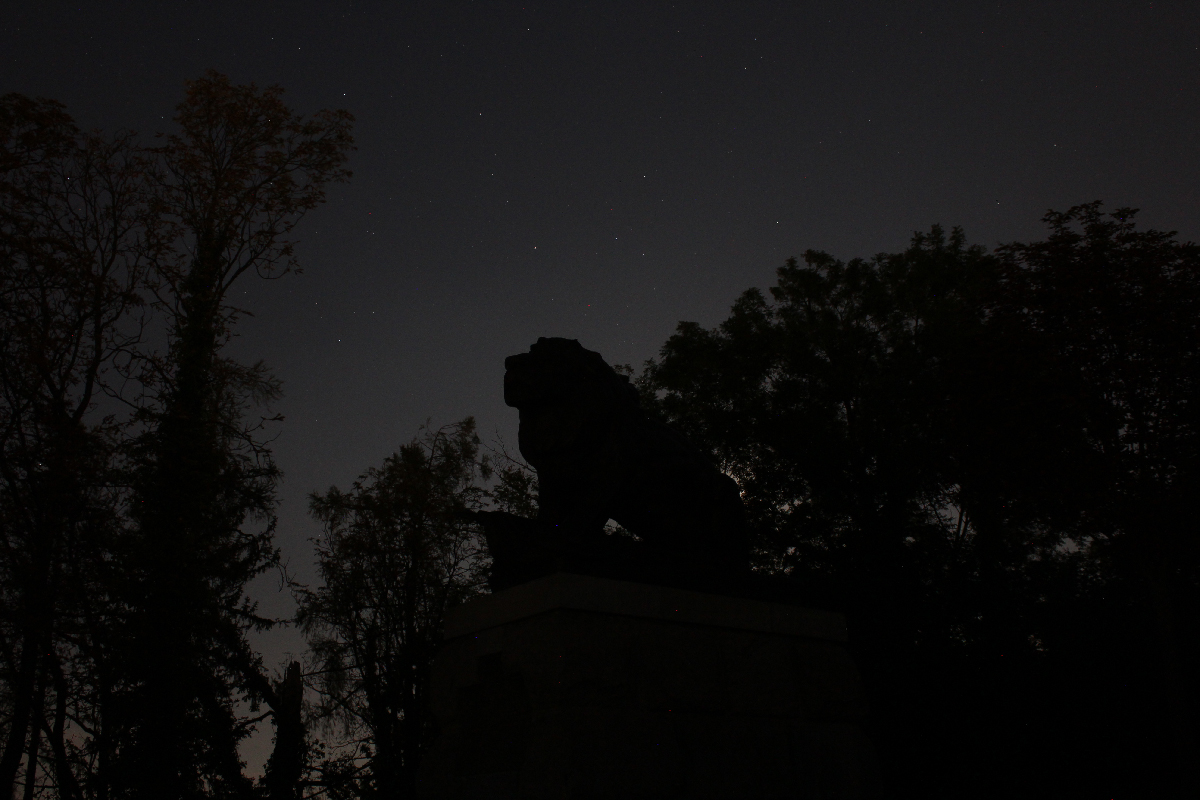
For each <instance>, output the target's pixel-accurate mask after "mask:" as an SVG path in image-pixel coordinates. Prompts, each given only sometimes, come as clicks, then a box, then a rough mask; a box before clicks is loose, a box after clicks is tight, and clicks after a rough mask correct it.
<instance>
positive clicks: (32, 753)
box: [0, 94, 160, 797]
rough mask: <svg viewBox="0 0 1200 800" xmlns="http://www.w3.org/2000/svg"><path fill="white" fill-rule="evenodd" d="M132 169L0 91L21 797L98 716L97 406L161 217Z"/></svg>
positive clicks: (57, 772)
mask: <svg viewBox="0 0 1200 800" xmlns="http://www.w3.org/2000/svg"><path fill="white" fill-rule="evenodd" d="M147 170H148V159H147V157H146V154H145V153H144V152H142V151H141V149H140V148H138V147H137V146H136V144H135V142H134V140H133V137H132V135H131V134H128V133H121V134H117V135H115V136H112V137H105V136H102V135H100V134H82V133H81V132H80V131H79V130H78V129H77V128H76V127H75V125H74V123H73V122H72V120H71V118H70V117H69V116H68V115H67V114H66V112H65V111H64V110H63V108H62V106H60V105H59V104H57V103H54V102H52V101H48V100H33V99H30V98H27V97H23V96H21V95H15V94H10V95H6V96H4V97H3V98H0V429H2V434H3V443H2V447H3V450H2V452H0V523H2V529H0V548H2V550H0V597H2V599H0V604H2V605H3V606H4V607H5V609H6V610H7V611H6V613H5V614H4V615H3V619H2V621H0V652H3V654H4V655H3V657H2V658H3V662H2V667H0V669H2V672H0V684H2V686H3V692H4V694H3V703H4V709H5V713H4V734H5V735H4V741H3V753H2V755H0V794H3V795H4V796H8V795H9V794H11V793H12V788H13V785H14V781H15V779H16V775H17V772H18V769H19V767H20V766H21V762H22V758H24V781H23V782H24V795H25V797H32V796H33V792H34V787H35V785H36V784H37V772H38V769H39V767H42V766H45V767H46V772H48V773H49V775H50V776H51V778H52V781H53V782H55V783H57V787H58V789H59V792H60V794H61V795H63V796H68V797H75V796H79V794H80V791H81V790H80V784H79V780H78V778H77V777H76V772H75V770H77V769H79V768H80V767H84V771H85V772H86V766H87V763H88V762H87V760H86V758H83V756H85V755H87V754H86V753H84V752H83V751H82V750H81V749H80V747H79V741H80V738H81V737H80V736H77V735H68V727H72V728H74V733H75V734H78V733H81V732H82V731H83V730H86V729H87V728H88V727H89V726H93V733H94V732H95V729H96V728H98V726H96V715H97V709H98V707H99V705H100V703H102V702H103V693H104V687H103V682H102V680H100V672H101V667H100V664H99V659H100V657H101V654H100V652H99V650H98V649H97V643H98V641H99V640H100V639H101V638H102V637H103V631H104V629H105V627H106V626H105V622H106V621H107V620H111V617H112V610H113V609H112V606H111V603H112V601H113V597H112V593H111V591H110V588H111V587H112V585H113V582H112V580H111V577H112V575H111V572H110V568H109V567H108V565H107V564H106V556H107V555H108V554H110V553H111V552H113V551H114V549H115V547H116V544H117V541H118V540H119V538H120V534H121V527H122V526H121V523H120V519H119V511H120V506H121V500H122V497H121V493H120V492H119V490H117V489H116V488H115V487H114V486H113V479H112V472H113V469H114V467H115V458H116V454H117V450H116V447H117V444H118V442H119V438H120V433H121V429H122V426H121V421H120V420H119V419H117V418H116V417H114V416H98V415H97V413H96V412H97V403H98V401H99V400H100V399H101V398H104V397H105V395H106V394H108V395H111V394H113V393H114V392H115V388H114V384H113V382H112V381H111V380H110V379H111V377H112V374H113V370H114V363H115V361H116V360H117V359H118V358H120V357H124V356H127V355H128V354H129V353H130V351H131V348H134V347H135V346H136V345H137V344H138V343H139V342H140V340H141V333H142V326H141V321H142V320H141V313H142V312H143V310H144V306H143V297H142V295H143V293H144V292H145V290H146V277H147V270H148V266H149V261H150V259H152V258H153V257H154V256H155V255H156V254H157V252H158V251H157V241H156V236H155V234H156V232H157V231H158V229H159V228H160V226H159V224H158V220H157V217H156V216H155V215H154V213H153V210H152V206H151V200H152V195H151V191H150V188H151V187H150V186H149V185H148V183H147V180H146V175H147ZM82 738H83V739H84V741H87V739H88V738H89V737H87V736H84V737H82ZM93 755H94V753H93Z"/></svg>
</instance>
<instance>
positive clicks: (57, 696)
mask: <svg viewBox="0 0 1200 800" xmlns="http://www.w3.org/2000/svg"><path fill="white" fill-rule="evenodd" d="M54 700H55V702H54V728H53V729H52V730H47V733H48V734H49V735H50V750H51V752H53V753H54V778H55V781H56V782H57V783H58V796H59V798H60V800H79V798H81V797H82V792H81V791H80V788H79V782H78V781H77V780H76V779H75V773H74V772H72V771H71V763H70V761H69V760H68V758H67V743H66V728H67V677H66V675H64V674H63V670H62V665H61V664H55V665H54ZM101 785H103V784H101ZM98 796H102V795H98Z"/></svg>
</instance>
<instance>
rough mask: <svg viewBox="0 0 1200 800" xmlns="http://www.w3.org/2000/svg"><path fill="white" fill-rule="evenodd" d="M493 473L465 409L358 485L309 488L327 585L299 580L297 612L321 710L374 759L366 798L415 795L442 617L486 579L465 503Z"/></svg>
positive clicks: (326, 722)
mask: <svg viewBox="0 0 1200 800" xmlns="http://www.w3.org/2000/svg"><path fill="white" fill-rule="evenodd" d="M490 475H491V472H490V467H489V464H488V461H487V459H486V458H481V457H480V453H479V438H478V437H477V436H476V435H475V421H474V420H473V419H471V418H470V417H468V418H466V419H464V420H463V421H461V422H458V423H455V424H452V425H447V426H445V427H442V428H439V429H436V430H432V429H425V430H424V432H423V433H422V435H421V436H419V437H418V438H415V439H413V440H412V441H411V442H409V443H408V444H406V445H404V446H403V447H401V448H400V450H399V452H397V453H395V454H394V455H391V456H389V457H388V458H386V459H384V462H383V464H382V466H380V467H373V468H371V469H369V470H367V472H366V473H364V474H363V475H362V476H361V477H360V478H359V479H358V480H357V481H355V482H354V485H353V487H352V488H351V489H350V491H348V492H343V491H341V490H339V489H337V488H336V487H333V488H330V489H329V491H327V492H325V493H323V494H321V493H314V494H313V495H312V496H311V508H312V514H313V516H314V517H315V518H316V519H318V520H320V521H321V523H322V525H323V526H324V533H323V534H322V535H321V537H320V538H319V539H317V540H316V541H315V542H314V544H315V545H316V550H317V568H318V570H319V572H320V575H321V579H322V584H321V585H320V586H318V587H316V588H314V589H309V588H307V587H299V588H298V600H299V603H300V611H299V615H298V617H297V619H298V620H299V622H300V624H301V626H302V627H303V630H304V631H305V633H306V634H307V636H308V641H309V646H310V647H311V648H312V655H313V659H314V661H315V666H314V670H315V676H316V688H317V690H318V692H319V695H320V702H319V704H318V706H317V720H318V721H319V722H320V724H322V725H323V726H324V728H325V730H326V731H327V732H329V733H331V734H335V735H337V736H338V737H339V738H340V740H341V741H342V743H343V744H346V745H349V746H350V747H351V748H352V750H353V752H354V755H355V756H359V757H361V759H362V760H364V761H365V769H364V770H363V772H362V774H361V776H360V777H359V778H358V782H357V785H358V786H359V791H360V793H361V795H362V796H373V797H381V798H398V797H412V796H414V793H415V780H416V768H417V764H418V763H419V762H418V760H419V756H420V753H421V750H422V749H423V748H424V747H425V745H426V744H428V742H429V737H430V735H431V733H432V719H431V718H430V716H429V710H428V703H429V668H430V664H431V662H432V660H433V654H434V652H435V650H436V647H437V645H438V643H439V642H440V641H441V632H442V615H443V613H444V612H445V610H446V608H447V607H448V606H449V605H453V604H456V603H459V602H461V601H462V600H464V599H465V598H467V597H470V596H471V595H473V594H476V593H478V592H480V591H482V587H483V583H484V580H485V577H486V573H485V569H486V563H485V561H484V560H483V558H482V553H481V542H480V540H479V537H478V534H477V531H476V530H475V529H474V526H473V525H472V523H470V522H469V521H468V519H467V516H466V514H465V512H469V511H472V510H476V509H478V508H480V507H481V506H482V504H483V502H484V499H485V492H484V489H483V487H482V485H481V481H482V480H486V479H488V478H489V477H490Z"/></svg>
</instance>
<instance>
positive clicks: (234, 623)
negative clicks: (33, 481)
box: [113, 72, 352, 798]
mask: <svg viewBox="0 0 1200 800" xmlns="http://www.w3.org/2000/svg"><path fill="white" fill-rule="evenodd" d="M281 95H282V89H280V88H279V87H270V88H267V89H264V90H259V89H258V88H256V87H255V86H253V85H249V86H234V85H232V84H231V83H230V82H229V80H228V79H227V78H226V77H224V76H222V75H219V74H217V73H215V72H210V73H208V74H207V75H206V76H205V77H203V78H201V79H199V80H196V81H192V82H190V83H189V84H188V86H187V94H186V97H185V99H184V101H183V102H182V103H181V104H180V105H179V107H178V113H177V115H176V117H175V122H176V124H177V125H178V127H179V132H178V133H176V134H172V135H170V136H167V137H165V139H164V143H163V144H162V145H161V146H159V147H157V148H155V149H154V151H153V153H154V155H155V156H156V157H157V158H158V161H159V164H160V170H159V171H158V173H157V177H158V181H159V183H158V190H157V197H156V199H157V206H156V211H157V212H158V213H159V214H160V215H161V216H162V217H163V219H165V220H166V221H167V222H168V223H169V224H170V226H171V231H172V232H173V234H174V242H173V243H174V247H173V248H172V250H171V251H170V252H168V253H166V254H164V255H163V256H162V257H160V258H159V259H157V260H156V262H155V279H156V283H155V292H156V294H155V298H156V304H155V306H156V309H157V310H158V311H159V312H160V313H161V314H162V315H163V316H164V319H165V322H166V328H167V330H166V334H167V340H168V346H167V349H166V351H165V352H164V353H161V354H153V353H148V354H145V357H144V361H143V362H142V363H143V366H144V368H143V370H142V371H141V372H140V374H139V376H138V377H139V378H140V379H141V380H142V383H143V385H144V386H145V388H146V398H147V401H146V403H145V404H144V405H143V406H142V407H141V409H140V412H141V421H142V424H143V425H144V430H145V433H144V434H143V435H141V436H140V437H139V438H138V439H137V440H136V442H135V443H134V446H133V448H132V450H131V452H132V456H133V463H134V464H135V465H136V470H135V475H134V481H133V484H134V490H135V493H136V502H135V504H134V506H133V518H134V521H135V523H136V526H137V540H136V542H135V544H134V547H133V553H132V556H131V558H132V564H131V566H132V567H133V575H134V576H135V578H136V579H135V580H134V581H132V582H131V585H132V587H133V588H132V592H131V594H130V597H129V605H130V606H131V608H132V609H133V613H132V617H131V620H130V626H129V630H128V632H127V638H126V641H127V643H128V647H127V649H126V650H125V652H124V653H123V658H124V662H123V664H122V669H123V670H124V674H125V676H126V686H125V691H124V693H123V695H122V697H121V699H120V703H119V705H118V706H117V708H118V709H119V714H120V718H119V722H118V732H117V734H116V735H117V736H118V737H119V745H118V747H117V748H116V749H115V753H116V755H117V758H116V760H117V764H116V765H115V768H114V774H113V780H114V782H115V784H116V785H117V786H119V787H121V792H122V793H129V794H130V795H131V796H147V797H154V798H163V797H193V796H206V795H214V796H222V795H230V794H238V795H242V794H245V793H246V792H248V791H249V785H248V783H247V782H246V779H245V778H244V777H243V776H242V773H241V763H240V760H239V758H238V755H237V743H238V741H239V740H240V739H241V738H242V737H244V736H245V735H246V733H247V732H248V726H247V723H245V721H243V720H240V719H238V717H237V714H236V710H235V703H236V702H237V700H238V699H239V692H244V691H248V692H250V693H251V694H255V693H257V694H259V695H260V696H261V694H262V692H260V691H258V689H257V688H256V687H261V686H262V683H263V681H262V678H261V671H260V665H259V663H258V659H257V656H255V654H254V653H253V652H252V650H251V649H250V647H249V644H248V643H247V641H246V632H247V631H248V630H250V629H252V628H261V627H263V626H265V625H267V624H269V621H268V620H265V619H263V618H262V617H260V616H259V615H257V614H256V613H255V608H254V604H253V603H251V602H250V601H249V600H248V599H247V598H246V596H245V587H246V584H247V583H248V582H249V581H250V580H251V579H252V578H253V577H254V576H256V575H258V574H261V573H262V572H263V571H264V570H266V569H269V568H270V567H272V566H273V565H274V564H276V563H277V558H278V556H277V553H276V551H275V549H274V547H273V545H272V534H273V530H274V517H273V511H272V509H273V505H274V488H275V484H276V481H277V479H278V471H277V469H276V467H275V464H274V462H273V461H272V459H271V454H270V450H269V448H268V446H267V444H266V443H265V441H264V440H263V439H262V438H261V435H260V433H259V431H260V430H261V428H262V425H263V423H264V422H265V420H263V419H259V420H254V419H253V418H252V417H251V416H250V415H251V412H252V410H253V409H254V408H255V407H257V406H259V405H261V404H264V403H268V402H270V401H271V400H272V399H274V398H275V397H277V396H278V393H279V385H278V382H277V381H275V380H274V379H273V378H272V377H271V375H270V373H269V372H268V371H267V370H266V368H265V367H264V366H263V365H262V364H261V363H257V364H253V365H243V364H239V363H237V362H235V361H234V360H232V359H230V358H229V357H227V356H224V355H223V354H222V349H223V347H224V345H225V344H226V343H227V342H228V340H229V338H230V336H231V335H232V328H233V325H234V323H235V322H236V320H237V318H238V316H239V314H240V313H242V312H240V311H239V310H238V309H237V308H235V307H233V306H231V305H230V304H229V302H228V300H227V297H228V292H229V290H230V289H231V287H232V286H233V284H234V283H235V282H236V281H237V280H238V279H239V278H241V277H242V276H243V275H245V274H246V273H247V272H254V273H256V274H258V275H259V276H260V277H264V278H276V277H279V276H281V275H283V274H286V273H287V272H289V271H294V269H295V266H296V264H295V255H294V251H293V244H292V243H291V242H290V241H289V240H288V239H287V238H286V237H287V235H288V233H289V232H290V231H291V230H292V229H293V228H294V227H295V225H296V224H297V222H298V221H299V220H300V219H301V217H302V216H303V215H304V214H305V213H306V212H307V211H309V210H311V209H313V208H314V207H316V206H317V205H318V204H319V203H320V202H321V201H322V200H323V198H324V188H325V186H326V185H327V184H329V183H330V182H336V181H343V180H346V179H347V178H348V177H349V172H348V171H347V170H346V168H345V161H346V157H347V154H348V151H349V150H350V149H351V138H350V124H351V121H352V118H351V117H350V115H349V114H348V113H347V112H345V111H322V112H319V113H318V114H316V115H315V116H314V117H312V118H310V119H304V118H302V117H299V116H298V115H296V114H295V113H293V112H292V111H291V110H290V109H289V108H287V106H285V105H284V104H283V102H282V99H281Z"/></svg>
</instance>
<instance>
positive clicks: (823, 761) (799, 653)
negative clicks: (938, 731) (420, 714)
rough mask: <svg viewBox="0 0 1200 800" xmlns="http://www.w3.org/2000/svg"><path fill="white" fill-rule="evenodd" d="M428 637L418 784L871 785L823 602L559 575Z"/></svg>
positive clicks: (854, 791) (821, 791) (482, 604)
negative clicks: (426, 708) (426, 743)
mask: <svg viewBox="0 0 1200 800" xmlns="http://www.w3.org/2000/svg"><path fill="white" fill-rule="evenodd" d="M445 635H446V641H445V644H444V646H443V649H442V650H441V652H440V654H439V656H438V658H437V660H436V661H435V662H434V666H433V697H432V701H433V708H434V713H435V715H436V717H437V720H438V723H439V726H440V735H439V737H438V739H437V741H436V743H435V745H434V747H433V748H432V750H431V751H430V752H429V753H428V755H427V756H426V758H425V759H424V766H423V770H422V778H421V781H420V785H421V794H422V796H423V797H425V798H430V799H431V800H432V799H433V798H456V799H457V798H497V799H498V798H521V799H522V800H525V799H526V798H529V799H531V800H532V799H533V798H537V800H541V799H542V798H547V800H548V799H549V798H555V799H556V800H557V799H558V798H563V799H565V798H676V797H679V798H684V797H686V798H793V797H794V798H801V797H803V798H835V797H836V798H867V797H875V796H877V795H878V794H879V791H878V780H877V777H876V773H875V768H874V765H873V758H872V751H871V747H870V744H869V743H868V741H867V740H866V738H865V736H864V735H863V733H862V732H861V731H860V730H859V728H858V727H857V723H858V721H860V720H861V719H862V718H863V717H864V715H865V714H866V702H865V699H864V697H863V692H862V688H861V686H860V682H859V678H858V674H857V672H856V670H855V668H854V664H853V663H852V661H851V660H850V656H849V654H848V653H847V651H846V649H845V646H844V645H845V641H846V628H845V622H844V620H843V618H842V617H841V616H840V615H838V614H832V613H827V612H821V611H814V610H810V609H804V608H799V607H795V606H790V605H783V604H776V603H763V602H758V601H754V600H746V599H739V598H732V597H724V596H719V595H711V594H702V593H698V592H689V591H683V590H679V589H669V588H664V587H658V586H649V585H645V584H637V583H628V582H625V581H615V580H608V579H604V578H593V577H584V576H580V575H570V574H564V573H558V574H554V575H550V576H547V577H545V578H541V579H539V580H536V581H532V582H530V583H526V584H523V585H521V586H517V587H514V588H512V589H508V590H506V591H503V592H499V593H497V594H493V595H488V596H486V597H482V598H479V599H476V600H473V601H471V602H469V603H467V604H465V605H463V606H460V607H458V608H455V609H453V610H452V611H451V612H450V613H448V614H447V617H446V634H445Z"/></svg>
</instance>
